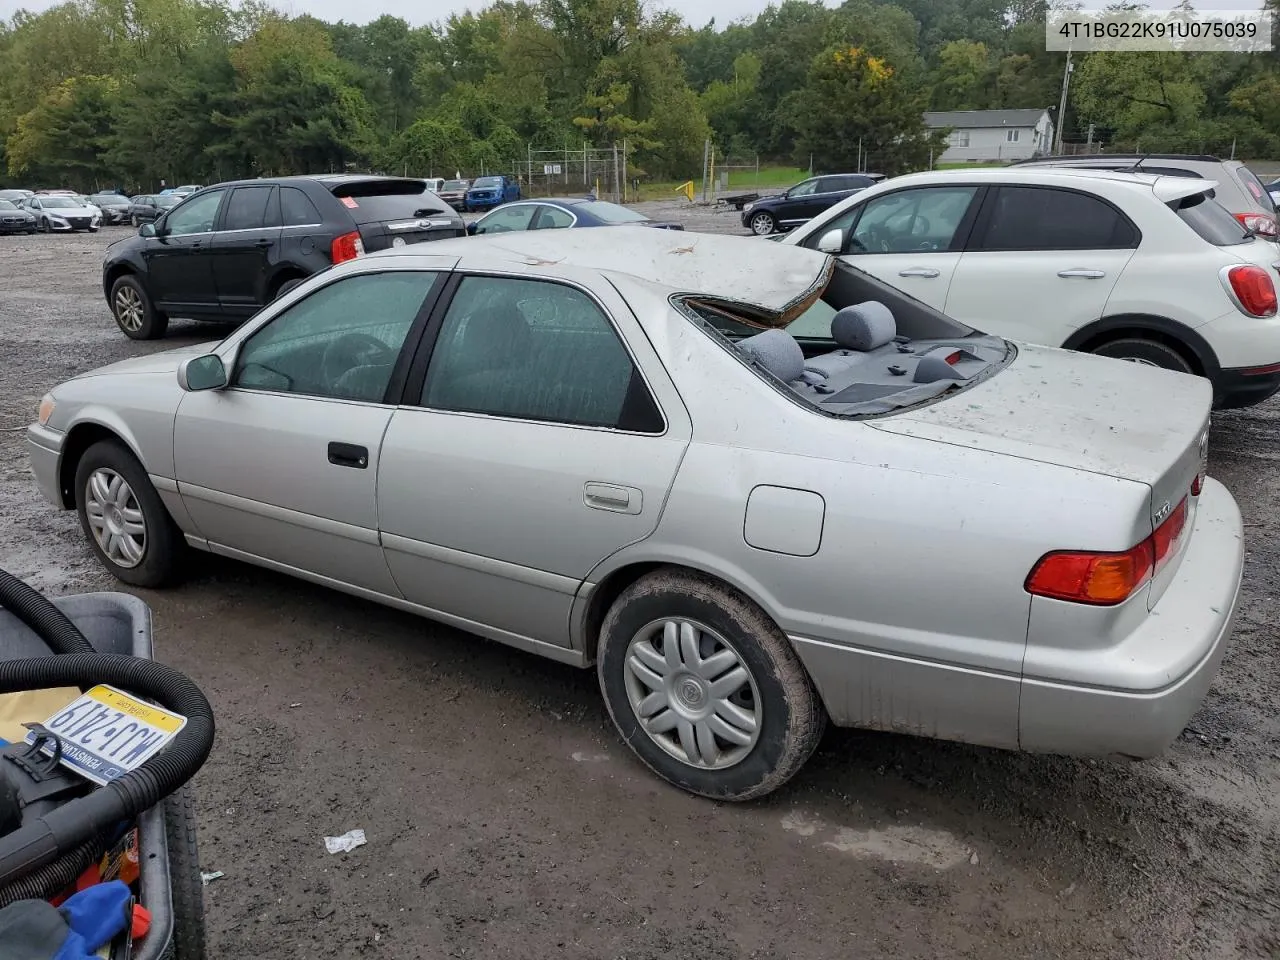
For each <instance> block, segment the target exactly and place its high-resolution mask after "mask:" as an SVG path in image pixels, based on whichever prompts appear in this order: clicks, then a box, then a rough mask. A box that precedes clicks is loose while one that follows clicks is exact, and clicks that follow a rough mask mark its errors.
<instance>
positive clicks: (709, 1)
mask: <svg viewBox="0 0 1280 960" xmlns="http://www.w3.org/2000/svg"><path fill="white" fill-rule="evenodd" d="M56 2H57V0H0V19H8V18H9V17H11V16H13V14H14V13H15V12H16V11H17V10H19V9H27V10H34V11H38V10H44V9H46V8H47V7H51V6H53V5H54V3H56ZM273 2H274V5H275V6H277V7H279V8H280V9H281V10H283V11H284V12H286V13H290V14H293V15H297V14H301V13H309V14H312V15H313V16H316V17H319V18H320V19H321V20H328V21H330V22H334V21H337V20H346V21H347V22H348V23H367V22H368V21H370V20H374V19H376V18H377V17H379V16H381V15H382V14H384V13H389V14H392V15H393V16H397V17H403V18H404V19H405V20H407V21H409V22H410V23H411V24H413V25H414V26H420V25H422V24H424V23H432V22H435V21H440V20H445V19H447V18H448V16H449V14H451V13H460V12H462V11H463V10H466V9H468V8H470V9H473V10H474V9H478V8H480V7H483V6H486V5H487V4H485V3H484V0H361V2H360V3H358V4H353V3H351V0H273ZM769 2H770V0H653V3H654V6H657V7H666V8H667V9H670V10H675V11H676V12H678V13H680V14H682V15H683V16H684V18H685V20H686V21H688V22H689V23H690V24H691V25H693V26H695V27H701V26H703V25H704V24H705V23H707V22H708V21H709V20H711V19H712V18H713V17H714V18H715V21H716V23H717V24H718V25H720V26H724V25H725V24H727V23H730V22H731V21H733V20H737V19H739V18H741V17H748V18H750V19H754V18H755V17H756V15H757V14H759V13H760V11H762V10H764V8H765V7H767V6H768V5H769ZM823 2H824V3H826V5H827V6H829V7H834V6H838V5H839V2H840V0H823ZM1194 2H1195V6H1196V8H1197V9H1200V10H1213V9H1218V10H1249V9H1253V8H1256V7H1260V6H1261V5H1262V0H1194ZM1102 5H1103V4H1102V2H1101V0H1096V2H1094V0H1085V6H1086V7H1087V8H1088V7H1094V6H1098V7H1101V6H1102ZM1148 5H1149V6H1150V7H1151V8H1152V9H1165V8H1169V7H1172V6H1173V5H1174V0H1148ZM353 8H354V9H353Z"/></svg>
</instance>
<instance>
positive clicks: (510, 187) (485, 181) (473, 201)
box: [462, 177, 520, 210]
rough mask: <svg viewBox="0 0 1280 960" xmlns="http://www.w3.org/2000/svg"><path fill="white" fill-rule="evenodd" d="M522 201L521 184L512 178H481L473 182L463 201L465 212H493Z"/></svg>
mask: <svg viewBox="0 0 1280 960" xmlns="http://www.w3.org/2000/svg"><path fill="white" fill-rule="evenodd" d="M519 199H520V184H518V183H516V182H515V181H514V180H512V179H511V178H510V177H480V178H479V179H477V180H473V181H471V188H470V189H469V190H467V196H466V199H465V200H464V201H463V207H462V208H463V209H464V210H492V209H493V208H494V207H499V206H501V205H502V204H504V203H510V202H511V201H512V200H519Z"/></svg>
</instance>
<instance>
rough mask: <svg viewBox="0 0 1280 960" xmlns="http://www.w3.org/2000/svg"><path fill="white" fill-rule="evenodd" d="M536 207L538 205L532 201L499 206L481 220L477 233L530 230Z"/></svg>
mask: <svg viewBox="0 0 1280 960" xmlns="http://www.w3.org/2000/svg"><path fill="white" fill-rule="evenodd" d="M536 209H537V206H536V205H535V204H532V203H528V204H522V205H520V206H512V207H499V208H498V209H497V210H495V211H493V213H491V214H489V216H487V217H485V218H484V219H483V220H482V221H480V223H479V224H478V225H477V226H476V233H477V234H485V233H510V232H511V231H513V230H528V229H529V221H530V220H532V219H533V213H534V211H535V210H536Z"/></svg>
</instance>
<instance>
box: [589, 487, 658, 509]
mask: <svg viewBox="0 0 1280 960" xmlns="http://www.w3.org/2000/svg"><path fill="white" fill-rule="evenodd" d="M582 501H583V503H585V504H586V505H587V506H588V507H591V508H592V509H593V510H608V511H611V512H612V513H630V514H637V513H639V512H640V510H641V507H642V506H643V505H644V494H642V493H641V492H640V491H639V490H637V489H635V488H634V487H622V486H619V485H618V484H616V483H599V482H595V481H592V482H589V483H587V484H586V485H585V486H584V487H583V490H582Z"/></svg>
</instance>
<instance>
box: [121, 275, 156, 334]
mask: <svg viewBox="0 0 1280 960" xmlns="http://www.w3.org/2000/svg"><path fill="white" fill-rule="evenodd" d="M111 313H112V315H113V316H114V317H115V318H116V326H118V327H119V328H120V330H121V332H123V333H124V335H125V336H126V337H128V338H129V339H130V340H155V339H158V338H159V337H163V336H164V334H165V331H166V330H168V329H169V318H168V317H166V316H165V315H164V314H163V313H160V312H159V311H158V310H156V308H155V305H154V304H153V303H152V302H151V297H150V296H148V295H147V291H146V288H145V287H143V285H142V283H141V282H140V281H139V280H138V278H137V277H135V276H133V275H132V274H128V275H126V276H123V277H121V278H120V279H119V280H117V281H116V282H115V285H114V286H112V288H111Z"/></svg>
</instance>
